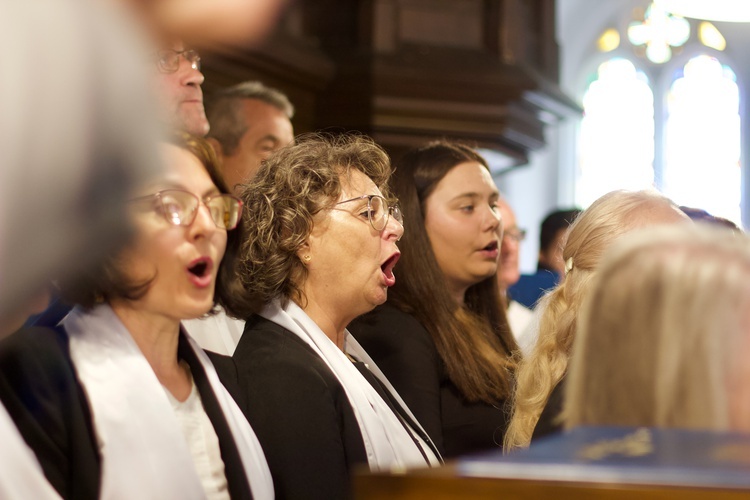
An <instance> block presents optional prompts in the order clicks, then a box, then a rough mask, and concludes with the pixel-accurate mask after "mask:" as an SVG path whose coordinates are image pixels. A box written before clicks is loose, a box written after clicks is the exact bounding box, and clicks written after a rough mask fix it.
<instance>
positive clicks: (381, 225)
mask: <svg viewBox="0 0 750 500" xmlns="http://www.w3.org/2000/svg"><path fill="white" fill-rule="evenodd" d="M357 200H367V210H366V211H364V212H361V213H360V214H359V215H360V216H363V217H364V216H367V219H368V220H369V221H370V225H371V226H372V228H373V229H374V230H375V231H382V230H383V229H385V227H386V226H387V225H388V217H390V216H392V217H393V218H394V219H395V220H397V221H398V223H399V224H401V226H403V225H404V216H403V214H402V213H401V208H400V207H399V206H398V205H397V204H396V205H390V206H389V205H388V203H387V202H386V201H385V198H383V197H382V196H380V195H377V194H366V195H363V196H357V197H356V198H350V199H348V200H344V201H340V202H338V203H336V205H341V204H343V203H350V202H352V201H357Z"/></svg>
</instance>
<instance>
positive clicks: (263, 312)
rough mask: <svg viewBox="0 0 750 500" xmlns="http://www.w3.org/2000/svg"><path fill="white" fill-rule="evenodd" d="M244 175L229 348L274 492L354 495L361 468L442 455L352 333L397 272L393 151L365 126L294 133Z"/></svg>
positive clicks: (227, 290)
mask: <svg viewBox="0 0 750 500" xmlns="http://www.w3.org/2000/svg"><path fill="white" fill-rule="evenodd" d="M298 139H299V140H298V142H297V143H296V144H294V145H291V146H288V147H286V148H283V149H281V150H280V151H279V152H277V153H276V154H274V155H272V156H271V157H270V158H269V159H268V160H267V161H265V162H264V163H263V165H262V166H261V168H260V171H259V172H258V174H257V175H256V176H255V178H254V179H253V180H252V181H250V182H249V183H248V184H246V185H245V187H244V189H243V190H242V192H241V197H242V199H243V201H244V202H245V207H246V215H245V217H243V224H242V227H243V230H244V231H245V235H244V237H243V240H242V241H241V243H240V247H239V250H238V259H237V261H236V263H237V269H236V270H235V271H234V274H233V275H234V276H235V280H234V281H229V282H227V283H226V285H223V286H222V287H221V288H220V293H221V302H222V303H223V305H224V307H225V308H226V310H227V311H228V312H229V313H230V314H233V315H234V316H236V317H239V318H242V319H245V320H246V324H245V331H244V332H243V334H242V338H241V339H240V342H239V345H238V346H237V349H236V350H235V352H234V355H233V356H232V359H233V360H234V363H235V365H236V370H237V372H238V374H239V382H240V385H241V387H242V389H243V392H244V394H245V396H246V397H247V399H248V401H258V402H260V404H254V405H249V406H248V413H247V416H248V420H249V421H250V423H251V424H252V426H253V428H254V429H255V431H256V432H257V433H258V439H259V440H260V442H261V444H262V446H263V449H264V450H265V452H266V456H267V457H268V464H269V467H270V469H271V474H272V475H273V481H274V487H275V491H276V495H277V498H280V499H283V498H311V497H314V498H326V499H340V498H349V497H350V496H351V491H350V482H351V474H352V471H353V469H354V467H355V466H357V465H360V466H365V467H369V469H370V470H372V471H383V470H393V469H403V468H405V467H427V466H431V465H437V464H438V463H439V456H440V455H439V454H438V452H437V449H436V448H435V446H434V444H433V443H432V440H431V439H430V437H429V436H428V435H427V434H426V433H425V431H424V430H423V429H422V427H421V425H420V424H419V423H418V422H417V421H416V419H415V418H414V416H413V415H412V414H411V411H409V409H408V408H407V406H406V405H405V404H404V402H403V401H402V400H401V398H400V397H399V395H398V394H397V393H396V392H395V390H394V389H393V388H392V386H391V385H390V383H389V382H388V380H387V379H386V378H385V377H384V376H383V375H382V373H381V372H380V370H379V369H378V367H377V365H376V364H375V362H374V361H373V360H372V359H371V358H370V357H369V356H368V355H367V353H366V352H365V351H364V350H363V349H362V348H361V347H360V346H359V344H358V343H357V341H356V340H355V339H354V338H353V337H352V336H351V335H350V334H349V331H348V330H347V326H348V325H349V323H350V322H351V321H352V320H353V319H354V318H356V317H357V316H359V315H361V314H364V313H366V312H368V311H370V310H372V309H373V308H374V307H375V306H377V305H380V304H382V303H384V302H385V300H386V298H387V296H388V289H389V288H390V287H392V286H393V285H394V283H395V282H396V277H395V275H394V272H393V268H394V266H395V265H396V262H397V261H398V259H399V255H400V252H399V249H398V247H397V246H396V242H397V241H398V240H399V239H400V238H401V236H402V235H403V234H404V227H403V225H402V223H401V212H400V210H399V208H398V205H396V204H395V200H393V199H392V198H390V196H389V193H388V191H387V190H386V183H387V181H388V178H389V176H390V173H391V166H390V161H389V159H388V156H387V155H386V153H385V152H384V151H383V150H382V149H381V148H380V147H379V146H377V145H376V144H375V143H374V142H372V140H370V139H367V138H363V137H358V136H340V137H326V136H319V135H316V134H311V135H308V136H302V137H299V138H298Z"/></svg>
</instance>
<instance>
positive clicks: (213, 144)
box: [206, 137, 224, 158]
mask: <svg viewBox="0 0 750 500" xmlns="http://www.w3.org/2000/svg"><path fill="white" fill-rule="evenodd" d="M206 142H208V143H209V144H210V145H211V147H212V148H214V152H215V153H216V156H218V157H219V158H224V149H222V147H221V143H219V141H217V140H216V139H214V138H213V137H206Z"/></svg>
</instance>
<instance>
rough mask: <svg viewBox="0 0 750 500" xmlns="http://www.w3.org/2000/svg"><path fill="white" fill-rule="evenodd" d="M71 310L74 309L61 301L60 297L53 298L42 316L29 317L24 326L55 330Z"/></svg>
mask: <svg viewBox="0 0 750 500" xmlns="http://www.w3.org/2000/svg"><path fill="white" fill-rule="evenodd" d="M71 309H72V307H71V306H70V305H68V304H66V303H64V302H63V301H62V300H60V298H59V297H52V299H51V300H50V303H49V305H48V306H47V309H45V310H44V311H42V313H41V314H36V315H34V316H31V317H29V319H27V320H26V323H24V326H46V327H49V328H53V327H55V326H56V325H57V324H58V323H59V322H60V321H62V319H63V318H64V317H65V316H67V314H68V313H69V312H70V310H71Z"/></svg>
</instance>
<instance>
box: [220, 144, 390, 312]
mask: <svg viewBox="0 0 750 500" xmlns="http://www.w3.org/2000/svg"><path fill="white" fill-rule="evenodd" d="M353 170H358V171H360V172H362V173H364V174H365V175H366V176H368V177H369V178H370V179H372V181H373V182H374V183H375V185H376V186H378V187H379V188H380V190H381V192H382V193H383V195H384V196H385V197H386V198H388V190H387V188H386V183H387V181H388V178H389V177H390V175H391V164H390V159H389V157H388V155H387V154H386V152H385V151H384V150H383V149H382V148H381V147H380V146H378V145H377V144H375V142H374V141H373V140H372V139H370V138H367V137H364V136H359V135H340V136H333V135H323V134H317V133H312V134H306V135H301V136H299V137H297V142H296V143H295V144H292V145H289V146H287V147H285V148H282V149H281V150H279V151H278V152H276V153H274V154H273V155H271V157H269V158H268V159H267V160H265V161H264V162H263V164H262V166H261V168H260V170H259V171H258V173H257V174H256V176H255V177H254V178H253V179H252V180H251V181H250V182H249V183H248V184H246V185H244V186H243V187H242V188H241V192H240V197H241V198H242V201H243V203H244V210H243V213H242V221H241V224H240V229H241V234H242V235H243V237H242V241H240V242H238V244H237V245H236V246H229V245H228V246H227V252H226V255H227V256H228V258H229V260H230V261H231V262H232V264H233V273H234V276H235V278H234V279H233V280H231V281H228V282H226V283H224V284H223V285H222V286H221V287H220V289H219V290H218V296H219V302H220V304H221V305H222V306H224V308H225V309H226V310H227V311H228V312H229V313H230V314H231V315H232V316H234V317H237V318H241V319H246V318H248V317H250V316H251V315H253V314H255V313H257V312H259V311H260V309H261V308H262V307H263V306H264V305H265V304H267V303H268V302H269V301H271V300H273V299H276V298H279V299H281V301H282V303H286V301H288V300H293V301H295V302H297V303H302V301H304V295H303V293H302V284H303V283H304V281H305V279H306V278H307V267H306V266H305V265H304V264H303V263H302V261H301V260H300V257H299V256H298V255H297V252H298V250H299V249H300V248H301V247H302V245H303V244H304V243H305V241H306V240H307V238H308V236H309V235H310V233H311V232H312V229H313V219H314V217H315V215H316V214H318V213H319V212H321V211H323V210H325V209H328V208H332V207H333V205H334V204H335V203H336V201H337V200H338V198H339V196H340V194H341V190H342V181H343V180H344V179H346V177H347V175H348V174H349V173H350V172H351V171H353ZM226 259H227V257H225V260H226Z"/></svg>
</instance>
